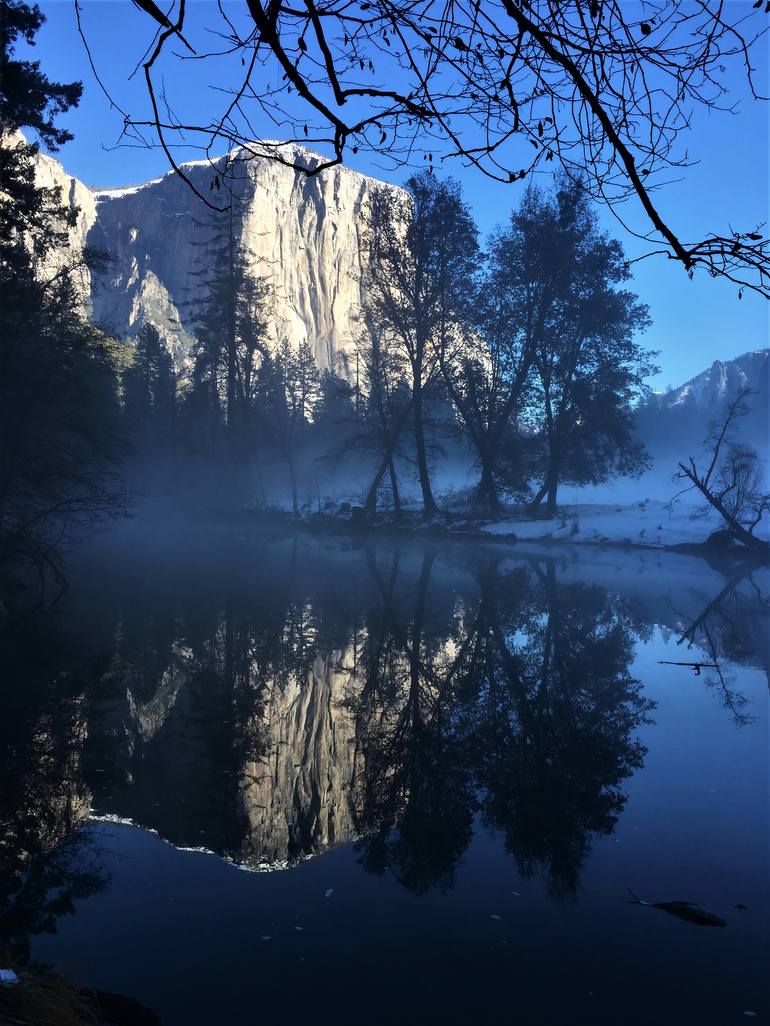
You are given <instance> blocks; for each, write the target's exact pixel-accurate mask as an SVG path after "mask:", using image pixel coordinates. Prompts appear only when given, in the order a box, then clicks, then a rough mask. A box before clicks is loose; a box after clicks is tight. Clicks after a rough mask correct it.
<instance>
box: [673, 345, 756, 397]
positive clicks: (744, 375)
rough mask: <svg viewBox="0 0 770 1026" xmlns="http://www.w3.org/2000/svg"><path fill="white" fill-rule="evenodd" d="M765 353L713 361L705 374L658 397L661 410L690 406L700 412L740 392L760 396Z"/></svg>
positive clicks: (745, 354) (753, 353)
mask: <svg viewBox="0 0 770 1026" xmlns="http://www.w3.org/2000/svg"><path fill="white" fill-rule="evenodd" d="M768 359H770V348H769V349H755V350H754V351H753V352H749V353H743V355H742V356H737V357H736V358H735V359H734V360H728V361H722V360H715V361H714V363H712V365H711V366H710V367H709V368H708V370H705V371H702V372H701V373H700V374H697V375H696V376H695V377H694V378H690V380H689V381H686V382H685V383H684V384H683V385H680V386H679V387H678V388H674V389H671V390H670V391H668V392H663V393H659V395H658V400H659V403H660V405H661V406H662V407H664V408H665V407H672V406H679V405H681V404H682V403H684V402H689V403H694V405H695V406H696V407H697V408H698V409H700V410H706V409H712V408H713V407H714V406H715V405H718V404H719V403H720V402H721V401H722V400H724V399H725V398H727V399H732V398H734V397H735V396H736V395H737V394H738V392H740V390H741V389H743V388H750V389H752V391H754V392H757V393H761V392H763V391H764V392H765V393H766V392H767V387H768V373H769V370H768Z"/></svg>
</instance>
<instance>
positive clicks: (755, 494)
mask: <svg viewBox="0 0 770 1026" xmlns="http://www.w3.org/2000/svg"><path fill="white" fill-rule="evenodd" d="M750 394H751V390H750V389H748V388H745V389H742V390H741V391H740V392H739V393H738V395H737V396H736V397H735V399H733V401H732V402H731V403H730V404H729V405H728V407H727V410H726V412H725V414H724V416H723V417H722V419H721V420H720V421H719V422H718V423H717V424H716V425H715V426H714V428H713V430H712V432H711V435H710V436H709V439H708V440H707V443H706V452H707V458H708V459H709V464H708V468H707V469H706V470H705V472H701V471H699V470H698V466H697V464H696V462H695V460H694V459H693V457H692V456H691V457H690V459H689V464H685V463H679V471H678V473H677V474H676V480H678V481H688V482H689V484H688V485H687V486H686V487H685V488H684V489H683V490H682V491H681V492H679V495H683V494H684V493H685V492H690V491H692V490H693V489H695V490H696V491H698V492H699V493H700V494H701V495H702V496H703V498H704V499H705V500H706V505H705V507H704V508H703V510H702V512H703V515H705V514H706V513H708V512H709V511H710V510H711V509H714V510H716V512H717V513H718V514H719V515H720V516H721V517H722V520H723V521H724V524H725V527H724V529H723V530H722V531H718V532H715V533H714V534H712V535H711V538H710V539H709V540H710V541H713V542H714V543H717V542H726V543H728V544H729V543H732V542H737V543H739V544H740V545H743V546H744V547H745V548H746V549H748V550H749V551H751V552H754V553H757V554H759V555H763V556H764V557H765V558H770V543H768V542H767V541H765V540H764V539H763V538H758V537H757V536H756V534H755V533H754V532H755V530H756V528H757V526H758V525H759V524H760V523H761V521H762V518H763V517H764V515H765V514H766V513H770V494H769V493H768V492H766V491H764V490H763V487H764V473H763V467H762V461H761V460H760V458H759V455H758V453H757V452H756V451H755V450H754V449H752V448H751V447H750V446H748V445H744V444H742V443H740V442H739V441H737V440H736V439H735V437H734V436H735V427H736V423H737V422H738V421H739V420H740V418H741V417H745V416H746V415H747V414H748V413H749V412H750V406H749V404H748V402H747V400H748V397H749V395H750Z"/></svg>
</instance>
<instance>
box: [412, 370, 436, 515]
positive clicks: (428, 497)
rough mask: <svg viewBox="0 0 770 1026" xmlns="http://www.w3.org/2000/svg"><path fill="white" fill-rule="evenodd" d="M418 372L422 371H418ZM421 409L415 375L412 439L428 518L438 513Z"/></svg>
mask: <svg viewBox="0 0 770 1026" xmlns="http://www.w3.org/2000/svg"><path fill="white" fill-rule="evenodd" d="M420 373H422V372H421V371H420ZM422 414H423V410H422V385H421V383H420V381H419V377H418V376H417V375H415V386H414V441H415V447H416V449H417V472H418V474H419V478H420V490H421V491H422V515H423V518H424V519H426V520H428V519H429V518H430V517H433V516H435V515H436V513H438V507H437V506H436V500H435V499H434V498H433V492H432V491H431V487H430V472H429V470H428V456H427V453H426V451H425V426H424V424H423V416H422Z"/></svg>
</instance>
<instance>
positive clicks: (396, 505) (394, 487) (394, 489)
mask: <svg viewBox="0 0 770 1026" xmlns="http://www.w3.org/2000/svg"><path fill="white" fill-rule="evenodd" d="M388 470H389V472H390V490H391V493H392V495H393V510H394V512H395V514H396V516H397V517H400V516H401V496H400V495H399V493H398V477H397V476H396V465H395V463H394V462H393V453H391V454H390V457H389V458H388Z"/></svg>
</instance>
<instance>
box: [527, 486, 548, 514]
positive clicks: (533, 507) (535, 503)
mask: <svg viewBox="0 0 770 1026" xmlns="http://www.w3.org/2000/svg"><path fill="white" fill-rule="evenodd" d="M547 494H548V481H547V480H546V481H544V482H543V484H542V486H541V487H540V490H539V492H538V493H537V495H536V496H535V497H534V499H532V501H531V502H530V504H529V506H528V507H527V509H528V511H529V512H530V513H536V512H537V510H538V508H539V506H540V503H541V502H542V501H543V499H544V498H545V497H546V495H547Z"/></svg>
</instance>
